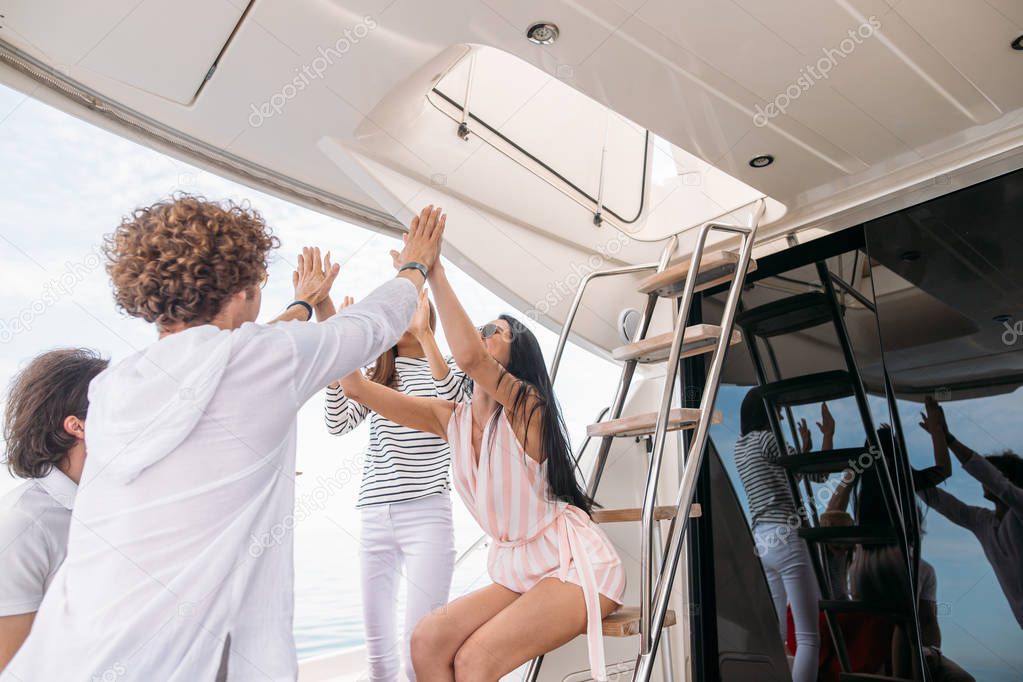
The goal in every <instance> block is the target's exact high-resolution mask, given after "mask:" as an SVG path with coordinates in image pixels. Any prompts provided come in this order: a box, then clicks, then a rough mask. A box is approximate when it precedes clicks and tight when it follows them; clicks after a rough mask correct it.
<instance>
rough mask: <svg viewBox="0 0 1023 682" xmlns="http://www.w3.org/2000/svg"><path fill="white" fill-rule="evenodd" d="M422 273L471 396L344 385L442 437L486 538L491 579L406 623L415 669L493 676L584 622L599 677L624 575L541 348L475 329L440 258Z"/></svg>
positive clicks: (510, 325) (430, 674) (505, 329)
mask: <svg viewBox="0 0 1023 682" xmlns="http://www.w3.org/2000/svg"><path fill="white" fill-rule="evenodd" d="M425 217H427V213H426V211H424V213H423V214H421V215H420V216H419V219H424V218H425ZM440 221H441V223H440V224H441V225H442V226H443V224H444V222H445V218H444V217H443V216H441V217H440ZM429 279H430V282H431V285H432V287H433V291H434V295H435V297H436V300H437V308H438V310H439V311H440V318H441V322H442V323H443V325H444V332H445V335H446V336H447V339H448V342H449V343H450V344H451V350H452V352H453V353H454V356H455V360H456V361H457V362H458V365H459V366H460V367H462V368H463V369H464V370H465V372H466V374H468V375H469V376H470V377H471V378H472V380H473V382H474V386H475V387H474V391H473V395H472V401H471V403H454V402H451V401H448V400H440V399H437V398H421V397H414V396H407V395H403V394H402V393H399V392H397V391H394V390H390V389H388V388H386V387H384V386H381V385H380V384H375V383H373V382H370V381H367V380H366V379H365V377H363V376H361V375H360V374H358V373H354V374H352V375H349V376H348V377H346V378H345V380H344V381H343V384H344V388H345V391H346V392H348V395H349V396H350V397H352V398H353V399H355V400H358V401H359V402H362V403H363V404H366V405H368V406H369V407H370V408H371V409H373V410H374V411H376V412H378V413H380V414H383V415H385V416H387V417H388V418H390V419H393V420H395V421H398V422H400V423H403V424H405V425H406V426H409V427H411V428H416V429H421V430H423V431H426V432H429V433H433V434H436V435H437V436H439V437H442V438H446V439H447V441H448V443H449V444H450V445H451V457H452V464H453V468H454V479H455V488H456V489H457V490H458V493H459V495H460V496H461V497H462V500H463V501H464V502H465V503H466V506H467V507H468V508H469V510H470V511H471V512H472V514H473V515H474V516H475V518H476V520H477V521H478V522H479V523H480V525H481V526H482V527H483V528H484V530H486V531H487V533H488V534H490V535H491V537H492V538H493V543H492V544H491V548H490V556H489V558H488V562H487V568H488V572H489V573H490V576H491V578H492V579H493V581H494V584H492V585H489V586H487V587H484V588H482V589H480V590H476V591H475V592H472V593H470V594H468V595H465V596H463V597H461V598H459V599H456V600H455V601H453V602H451V603H450V604H448V605H447V606H446V607H445V608H444V609H439V610H437V611H434V612H433V613H431V614H429V615H428V616H426V617H425V618H423V620H422V621H421V622H420V623H419V625H418V626H417V627H416V630H415V633H414V634H413V637H412V663H413V665H414V666H415V671H416V676H417V677H418V678H419V679H420V680H430V681H434V680H446V681H450V680H454V679H456V678H457V679H460V680H473V681H474V682H476V681H479V682H495V681H496V680H498V679H500V678H501V676H502V675H505V674H507V673H509V672H511V671H512V670H515V669H516V668H517V667H518V666H520V665H522V664H523V663H525V662H526V661H529V660H530V659H532V658H535V657H536V656H539V655H542V654H545V653H547V652H548V651H551V650H553V649H555V648H556V647H559V646H561V645H562V644H564V643H565V642H568V641H569V640H571V639H573V638H575V637H576V636H577V635H579V634H581V633H583V632H585V633H586V635H587V639H588V645H589V656H590V669H591V674H592V676H593V678H594V679H596V680H605V679H607V674H606V670H605V666H604V652H603V646H602V640H601V620H602V619H603V618H604V617H606V616H607V615H608V614H610V613H611V612H613V611H614V610H616V609H617V608H618V606H619V605H620V604H621V599H622V593H623V592H624V590H625V572H624V570H623V569H622V565H621V561H620V560H619V558H618V554H617V552H616V551H615V549H614V547H613V546H612V545H611V542H610V541H609V540H608V539H607V536H606V535H604V533H603V531H601V530H600V528H598V527H597V526H596V525H595V524H594V523H593V521H592V520H591V519H590V517H589V509H590V506H591V500H590V499H589V498H587V496H586V495H585V494H584V493H583V491H582V490H581V489H580V487H579V484H578V482H577V480H576V478H575V473H574V467H573V462H572V457H571V452H570V449H569V445H568V437H567V435H566V433H565V426H564V420H563V419H562V416H561V412H560V409H559V408H558V405H557V402H556V400H555V398H554V391H553V388H552V387H551V382H550V377H549V376H548V374H547V369H546V367H545V365H544V360H543V354H542V353H541V351H540V345H539V343H538V342H537V340H536V337H535V336H533V334H532V332H530V331H529V330H528V329H527V328H526V327H525V326H523V325H522V324H521V323H520V322H518V321H517V320H515V318H512V317H510V316H507V315H504V316H501V317H500V318H499V319H497V320H494V321H493V322H490V323H489V324H486V325H484V326H483V327H482V328H481V329H478V330H477V329H476V328H475V327H473V325H472V323H471V322H470V321H469V318H468V316H467V315H466V314H465V311H464V310H463V309H462V306H461V304H460V303H459V302H458V299H457V297H456V296H455V293H454V292H453V291H452V289H451V285H450V284H449V283H448V281H447V278H446V276H445V274H444V268H443V266H442V265H441V263H440V261H439V260H438V261H437V263H436V264H435V265H434V267H433V270H432V271H431V272H430V273H429Z"/></svg>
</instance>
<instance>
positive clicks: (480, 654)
mask: <svg viewBox="0 0 1023 682" xmlns="http://www.w3.org/2000/svg"><path fill="white" fill-rule="evenodd" d="M497 664H498V661H497V660H496V659H495V658H494V656H493V655H491V654H490V652H488V651H487V650H486V647H484V646H482V645H480V644H479V643H477V642H476V641H474V639H473V638H472V637H470V638H469V639H468V640H466V642H465V643H464V644H462V646H460V647H458V651H457V652H456V653H455V682H463V681H464V682H484V681H486V680H498V679H500V677H501V670H499V669H498V667H497Z"/></svg>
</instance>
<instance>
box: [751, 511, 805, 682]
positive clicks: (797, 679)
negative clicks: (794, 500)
mask: <svg viewBox="0 0 1023 682" xmlns="http://www.w3.org/2000/svg"><path fill="white" fill-rule="evenodd" d="M753 537H754V540H755V541H756V545H757V554H759V555H760V561H761V563H762V564H763V566H764V573H765V574H766V576H767V585H768V587H770V588H771V597H772V599H773V600H774V609H775V611H776V612H777V615H778V631H779V632H780V633H781V640H782V642H784V641H785V635H786V633H787V631H788V621H787V618H786V610H785V607H786V606H789V607H791V609H792V622H793V625H794V627H795V631H796V660H795V663H794V665H793V666H792V682H814V680H816V679H817V667H818V665H819V661H818V658H819V656H820V646H821V643H820V634H819V628H818V623H819V622H820V621H819V620H818V616H817V614H818V612H819V608H820V607H819V602H820V589H819V588H818V587H817V578H816V577H815V576H814V573H813V566H812V565H811V564H810V551H809V550H808V549H807V547H806V542H804V541H803V539H802V538H801V537H799V535H797V534H796V529H795V528H792V527H790V526H788V525H786V524H784V523H770V522H769V523H758V524H757V526H756V528H754V529H753Z"/></svg>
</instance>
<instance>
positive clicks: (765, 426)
mask: <svg viewBox="0 0 1023 682" xmlns="http://www.w3.org/2000/svg"><path fill="white" fill-rule="evenodd" d="M770 429H771V426H770V421H768V419H767V408H766V407H765V406H764V396H763V395H762V394H761V393H760V389H759V388H758V387H756V386H754V387H753V388H751V389H750V390H749V392H748V393H747V394H746V397H745V398H743V399H742V407H741V408H740V409H739V431H740V432H741V434H740V435H743V436H745V435H746V434H747V433H750V432H752V431H769V430H770Z"/></svg>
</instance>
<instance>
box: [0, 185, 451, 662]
mask: <svg viewBox="0 0 1023 682" xmlns="http://www.w3.org/2000/svg"><path fill="white" fill-rule="evenodd" d="M440 215H441V214H440V210H439V209H438V210H432V207H431V209H430V210H424V212H423V213H422V214H420V215H419V216H417V217H416V218H414V219H413V221H412V226H411V228H410V230H409V234H408V236H407V240H406V243H405V248H404V250H403V252H402V254H401V262H402V264H403V265H402V267H401V268H400V270H399V273H398V276H397V277H393V276H389V275H390V273H388V274H387V275H384V273H381V278H382V279H384V278H385V277H386V278H387V279H388V280H389V281H386V282H385V283H384V284H382V285H381V286H380V287H378V288H377V289H376V290H375V291H374V292H372V293H371V294H370V295H368V296H366V297H365V298H364V299H363V300H362V302H361V303H359V304H357V305H353V306H351V307H349V308H346V309H344V310H342V311H341V312H339V313H338V314H337V315H335V316H334V317H332V318H330V319H329V320H327V321H326V322H322V323H318V324H317V323H313V322H309V321H308V320H309V319H310V318H311V317H312V312H313V308H314V307H315V306H316V305H318V304H319V303H320V302H321V301H322V299H323V297H325V296H326V295H327V292H328V291H329V287H330V283H331V282H332V281H333V279H334V277H335V276H336V275H337V272H338V268H337V266H336V265H335V266H328V265H327V264H326V263H324V264H321V263H320V262H318V261H319V258H317V257H316V254H315V253H312V252H306V254H305V257H304V258H303V259H302V260H301V261H300V262H299V271H300V272H299V273H298V274H296V276H295V284H296V294H299V290H300V289H301V288H302V287H301V286H300V285H301V283H302V281H303V279H310V280H311V281H312V282H313V283H314V284H315V283H316V282H317V281H318V282H320V283H321V284H322V286H311V287H309V288H308V292H309V294H308V295H307V296H306V297H305V298H303V297H302V296H301V295H297V296H296V299H297V300H296V301H294V303H292V304H291V305H289V306H288V309H287V311H286V313H285V315H283V316H282V317H281V318H278V323H277V324H272V325H260V324H255V323H254V320H255V319H256V317H257V316H258V315H259V309H260V302H261V292H260V284H261V282H264V281H265V279H266V272H267V262H268V257H269V253H270V251H271V250H272V249H273V248H274V247H275V246H276V244H277V241H276V239H275V238H274V237H273V234H272V232H271V231H270V229H269V227H268V226H267V225H266V223H265V222H264V221H263V219H262V217H261V216H260V215H259V214H258V213H257V212H255V211H253V210H252V209H250V208H249V207H247V206H244V205H237V204H233V203H227V204H218V203H214V202H209V201H205V200H203V199H201V198H198V197H190V196H181V197H176V198H174V199H172V200H170V201H165V202H160V203H158V204H155V205H153V206H148V207H144V208H140V209H137V210H136V211H134V212H133V213H132V214H131V215H130V216H128V217H127V218H126V219H125V220H124V222H123V223H122V224H121V225H119V226H118V227H117V228H116V230H115V231H114V233H113V234H112V235H110V236H109V237H108V238H107V241H106V245H105V251H106V255H107V259H108V263H107V271H108V273H109V274H110V277H111V281H112V284H113V289H114V297H115V300H116V301H117V303H118V305H119V306H120V307H121V309H122V310H124V311H125V312H126V313H128V314H129V315H132V316H135V317H139V318H142V319H143V320H146V321H147V322H150V323H153V324H155V325H156V329H155V331H156V332H157V333H158V334H159V338H158V340H155V341H154V343H152V344H150V345H149V346H147V347H146V348H143V349H141V350H139V351H138V352H137V353H135V354H133V355H130V356H128V357H126V358H124V359H122V360H120V361H118V362H117V363H115V364H112V365H111V366H110V367H109V368H108V369H107V370H106V371H104V372H103V373H102V374H100V376H98V377H97V378H96V379H95V381H93V382H92V385H91V387H90V390H89V400H90V407H89V431H88V437H87V445H88V447H89V459H88V460H87V463H86V466H85V470H84V472H83V474H82V481H81V487H80V490H79V492H78V496H77V498H76V500H75V509H74V513H73V515H72V519H71V531H70V535H69V537H68V552H67V558H66V559H65V561H64V565H63V566H62V567H61V569H60V571H58V573H57V576H56V577H55V579H54V581H53V584H52V585H51V587H50V590H49V592H47V594H46V597H45V599H44V600H43V603H42V605H41V606H40V607H39V611H38V613H37V615H36V620H35V623H34V625H33V628H32V632H31V633H30V634H29V637H28V639H27V640H26V641H25V644H24V645H23V646H22V648H21V650H20V651H19V652H18V653H17V655H16V656H15V657H14V659H13V660H12V661H11V662H10V664H9V665H8V668H7V669H6V670H5V671H4V672H3V673H0V682H92V680H97V679H99V680H117V681H118V682H134V681H136V680H137V681H138V682H207V681H213V680H226V682H249V681H252V682H255V681H259V682H294V680H295V679H296V678H297V675H298V662H297V658H296V652H295V640H294V636H293V633H292V626H293V613H294V601H295V597H294V566H293V559H294V556H293V537H292V532H291V531H292V529H293V528H294V524H295V517H294V514H295V450H296V416H297V413H298V410H299V408H300V407H301V406H302V404H303V403H305V402H306V401H307V400H308V399H309V398H311V397H312V396H313V395H316V394H317V393H319V392H320V391H321V390H322V389H323V388H324V387H325V386H326V385H327V384H329V383H331V382H332V381H334V380H336V379H337V378H339V377H342V376H345V375H346V374H348V373H350V372H352V371H354V370H356V369H358V368H360V367H363V366H365V365H367V364H369V363H370V362H371V361H372V360H373V359H374V358H376V357H377V356H379V355H380V354H381V353H382V352H383V351H384V350H386V349H387V348H390V347H391V346H393V345H394V344H395V342H396V341H397V340H398V337H400V336H401V335H402V333H404V331H405V329H406V328H407V327H408V324H409V321H410V320H411V319H412V313H413V312H414V311H415V308H416V304H417V299H418V296H419V290H420V289H421V288H422V286H423V283H424V282H425V279H426V274H427V273H428V271H429V269H430V268H431V267H432V266H433V264H434V262H435V261H436V259H437V257H438V254H439V252H440V240H441V235H442V234H443V220H441V217H440ZM310 261H312V262H310ZM289 318H292V320H291V321H289ZM0 579H2V577H0Z"/></svg>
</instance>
